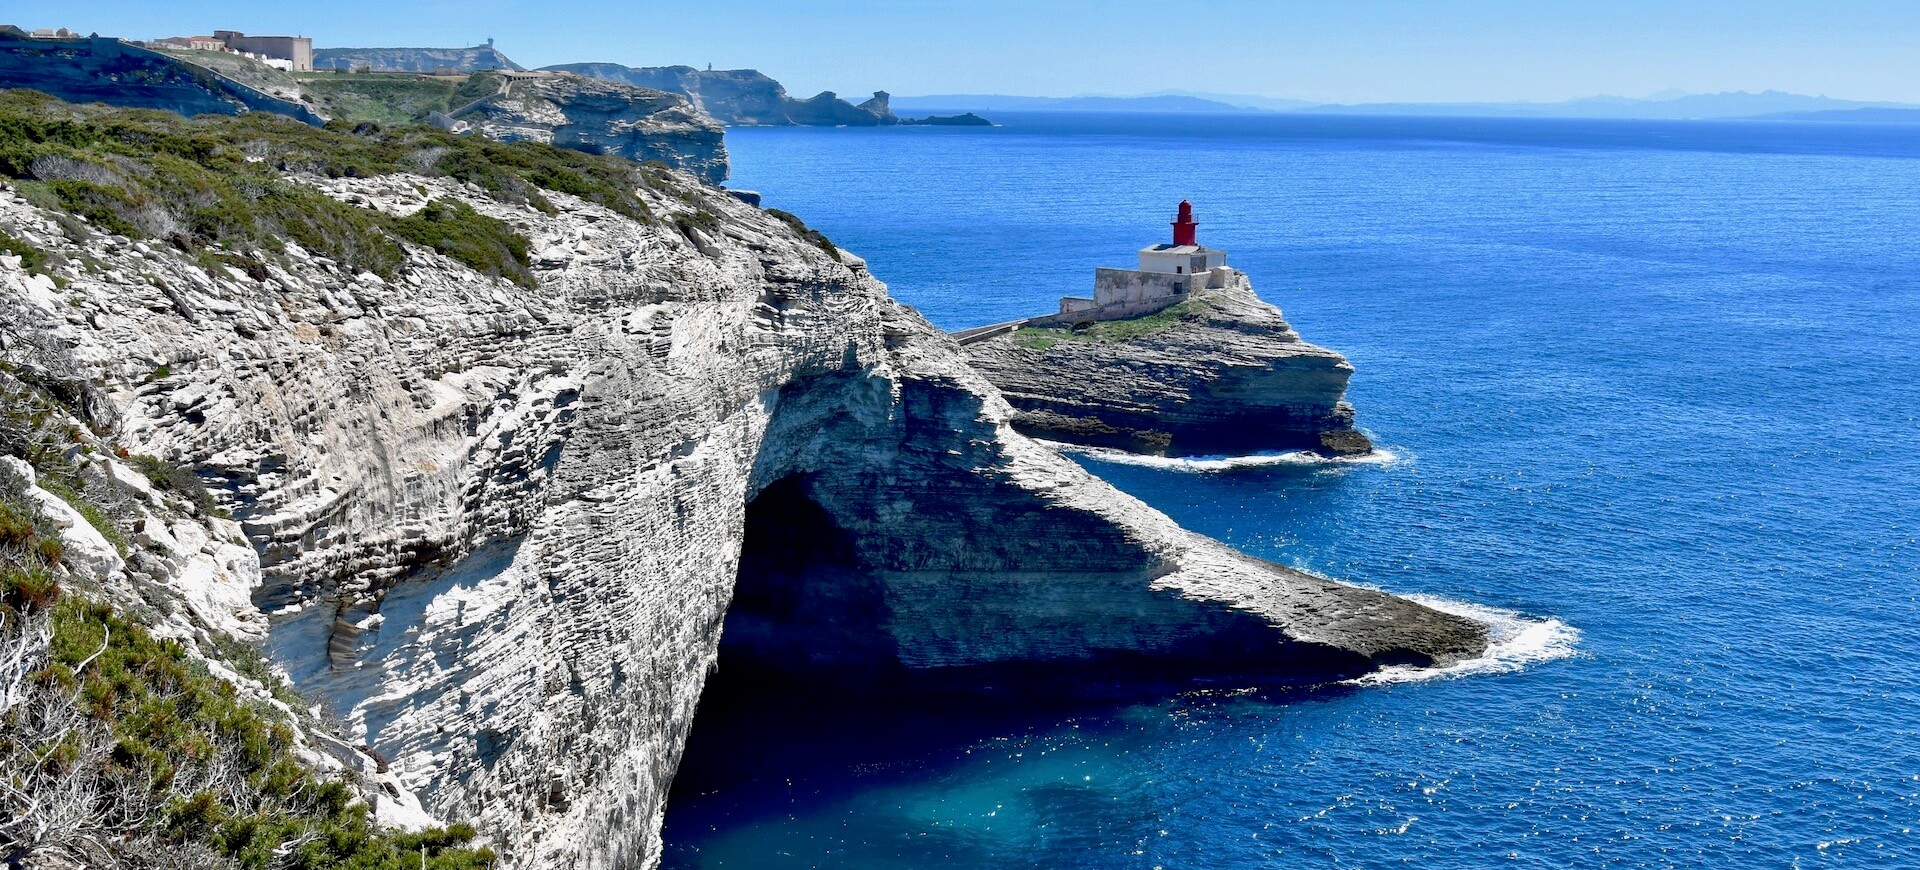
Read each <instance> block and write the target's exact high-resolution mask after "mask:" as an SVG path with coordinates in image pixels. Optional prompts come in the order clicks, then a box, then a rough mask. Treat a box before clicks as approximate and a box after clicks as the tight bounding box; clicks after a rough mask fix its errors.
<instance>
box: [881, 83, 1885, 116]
mask: <svg viewBox="0 0 1920 870" xmlns="http://www.w3.org/2000/svg"><path fill="white" fill-rule="evenodd" d="M893 107H894V109H895V110H912V111H934V110H946V111H989V112H990V111H1012V112H1195V113H1202V112H1204V113H1223V112H1291V113H1299V114H1322V115H1422V116H1461V117H1465V116H1473V117H1522V118H1621V119H1648V120H1678V119H1689V118H1698V119H1735V118H1761V119H1768V120H1809V121H1812V120H1818V121H1855V122H1874V123H1903V122H1913V121H1920V105H1916V104H1911V103H1888V102H1866V101H1861V100H1842V99H1835V98H1833V97H1825V96H1818V97H1815V96H1807V95H1805V94H1790V93H1786V92H1784V91H1763V92H1761V93H1750V92H1747V91H1728V92H1725V93H1718V94H1688V93H1682V92H1675V91H1667V92H1662V93H1659V94H1655V95H1653V96H1651V97H1646V98H1640V99H1636V98H1631V97H1611V96H1596V97H1583V98H1581V99H1577V100H1565V101H1561V102H1557V103H1528V102H1504V103H1499V102H1496V103H1357V104H1319V103H1313V102H1310V101H1306V100H1290V99H1280V98H1274V97H1260V96H1252V95H1246V94H1215V93H1206V92H1198V91H1162V92H1158V93H1152V94H1142V95H1139V96H1131V97H1124V96H1102V95H1086V96H1078V97H1024V96H1010V95H1005V94H939V95H932V96H924V97H894V98H893Z"/></svg>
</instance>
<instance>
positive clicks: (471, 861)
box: [34, 596, 497, 870]
mask: <svg viewBox="0 0 1920 870" xmlns="http://www.w3.org/2000/svg"><path fill="white" fill-rule="evenodd" d="M50 652H51V658H52V664H50V665H49V666H48V667H47V668H46V669H45V670H43V671H42V672H41V673H40V674H37V675H35V677H34V679H35V680H37V681H40V682H42V683H49V684H52V683H61V682H70V683H72V684H74V685H76V686H77V688H78V692H79V696H80V699H81V709H82V710H83V711H84V712H85V714H86V715H87V716H88V717H89V718H91V719H92V720H94V721H96V722H98V723H100V726H101V727H103V728H104V729H105V730H106V732H107V734H108V735H110V739H111V740H112V744H113V750H112V752H111V753H110V754H109V755H108V757H107V758H106V759H105V763H106V764H108V765H111V766H114V767H118V768H121V770H119V771H117V773H118V775H120V776H122V777H124V778H126V779H128V780H130V781H133V782H144V783H146V784H147V785H146V787H147V788H148V789H149V790H150V791H151V792H152V793H153V796H154V798H155V799H156V803H155V806H156V810H155V812H154V817H153V818H152V820H151V824H152V825H153V826H154V827H155V828H156V829H157V830H158V832H159V833H160V834H161V836H162V837H163V838H164V839H165V840H167V841H170V842H173V843H200V844H204V845H206V846H207V847H209V848H212V849H213V850H214V851H216V852H218V853H220V854H223V855H225V856H227V857H229V858H231V859H233V860H234V861H235V862H236V863H238V864H240V865H241V866H243V867H262V868H264V867H278V866H287V867H297V868H316V870H317V868H323V867H328V868H337V867H364V868H382V870H388V868H391V870H401V868H405V870H412V868H416V867H419V866H422V862H423V857H424V863H425V866H427V867H430V868H436V870H466V868H483V867H490V866H492V864H493V863H494V862H495V861H496V860H497V856H495V855H494V854H493V852H492V851H491V850H488V849H484V848H480V849H473V848H467V847H466V844H467V843H468V842H470V841H472V840H473V839H474V837H475V836H476V833H475V832H474V830H473V829H472V828H470V827H466V826H463V825H456V826H454V827H452V828H447V829H442V830H432V831H426V832H421V833H412V834H409V833H397V832H386V831H381V830H379V829H377V828H375V827H374V826H373V824H372V823H371V822H370V821H369V820H368V818H367V813H366V809H365V806H364V805H363V804H361V803H360V802H359V801H358V798H357V795H356V793H355V792H354V790H353V789H352V788H351V787H350V786H349V785H348V784H346V783H345V782H342V781H340V780H336V779H327V778H323V777H320V776H318V775H316V774H315V773H314V772H312V771H310V770H308V769H306V768H304V767H302V766H301V765H300V764H299V763H298V762H297V761H296V760H295V759H294V757H293V754H292V752H293V740H294V735H293V731H292V730H291V729H290V728H289V727H288V726H287V725H286V724H285V723H283V722H281V721H279V720H278V715H279V714H277V713H275V712H274V711H273V710H272V709H271V708H269V707H266V706H264V705H261V704H258V703H256V702H252V701H249V700H247V699H246V698H245V697H243V696H242V695H240V694H239V692H238V691H236V690H235V689H234V687H233V686H232V685H231V684H228V683H226V682H225V681H222V680H220V679H218V678H216V677H214V676H212V675H211V674H210V673H209V672H208V671H207V670H206V667H205V666H204V665H203V664H201V663H200V662H198V661H196V660H195V659H194V658H193V657H192V656H191V655H189V654H188V652H187V650H186V648H185V647H183V646H181V645H180V644H179V643H177V642H175V641H173V640H163V639H159V638H155V637H154V636H153V635H152V634H150V633H148V632H147V630H146V629H145V628H144V627H142V626H140V625H139V624H137V623H135V622H133V621H131V620H129V619H127V618H126V617H125V616H123V615H121V614H120V613H118V612H116V611H115V610H114V609H113V608H112V607H109V606H107V605H105V604H101V603H98V602H94V601H88V600H85V599H83V598H80V597H77V596H67V597H63V598H61V599H60V600H59V603H58V604H57V605H56V606H55V611H54V622H53V642H52V646H51V650H50ZM216 757H217V758H216ZM216 761H218V763H221V764H224V765H228V766H230V767H231V768H232V769H233V770H234V773H235V776H234V777H233V778H232V779H231V780H228V781H225V782H224V783H223V784H218V785H216V786H214V787H209V788H203V789H200V790H196V791H194V792H192V793H191V794H187V795H184V796H175V797H171V798H167V799H165V800H160V798H165V797H166V796H167V795H169V794H171V793H172V786H173V784H174V783H175V781H176V780H177V779H178V778H179V777H181V776H182V775H183V774H186V773H188V772H189V771H190V770H192V769H194V768H197V767H199V766H204V765H208V764H211V763H215V762H216ZM113 799H119V796H114V798H113ZM289 843H299V844H300V845H298V846H297V847H296V848H294V849H293V850H291V851H290V852H288V853H287V854H286V855H284V856H279V855H276V853H277V852H279V851H280V850H281V849H282V848H283V844H289Z"/></svg>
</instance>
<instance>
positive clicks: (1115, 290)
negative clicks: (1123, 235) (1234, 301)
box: [1060, 201, 1230, 317]
mask: <svg viewBox="0 0 1920 870" xmlns="http://www.w3.org/2000/svg"><path fill="white" fill-rule="evenodd" d="M1199 226H1200V223H1199V222H1198V221H1195V220H1194V219H1193V204H1192V203H1190V202H1186V201H1182V202H1181V203H1180V210H1179V213H1178V214H1177V215H1176V216H1175V217H1174V220H1173V242H1172V243H1171V244H1159V245H1153V246H1151V247H1146V248H1141V249H1140V268H1138V269H1107V268H1100V269H1095V270H1093V297H1092V298H1087V297H1084V296H1067V297H1064V298H1062V299H1061V300H1060V313H1061V314H1082V313H1084V314H1087V315H1089V316H1095V317H1099V316H1109V317H1135V316H1138V315H1140V314H1145V313H1150V312H1152V311H1155V310H1158V309H1160V308H1164V307H1166V306H1168V305H1172V304H1174V303H1175V302H1178V301H1180V299H1181V298H1184V297H1185V296H1186V295H1187V294H1189V293H1192V292H1193V291H1195V290H1200V289H1204V288H1208V287H1225V286H1226V283H1227V273H1228V272H1229V271H1230V270H1229V269H1228V268H1227V252H1226V251H1222V250H1220V249H1218V248H1209V247H1207V246H1205V245H1202V244H1200V242H1199V241H1198V239H1197V235H1198V232H1197V229H1198V227H1199Z"/></svg>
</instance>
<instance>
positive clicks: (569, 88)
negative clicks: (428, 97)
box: [451, 73, 727, 184]
mask: <svg viewBox="0 0 1920 870" xmlns="http://www.w3.org/2000/svg"><path fill="white" fill-rule="evenodd" d="M499 87H500V90H499V91H498V92H497V93H495V94H494V95H492V96H489V97H486V98H484V99H481V100H478V101H476V102H474V103H472V104H470V105H467V106H464V107H461V108H459V109H456V110H455V111H454V112H453V113H451V117H452V118H453V119H454V120H458V121H465V122H467V123H470V124H472V125H473V127H474V129H475V130H476V131H478V132H479V133H480V134H482V135H485V136H487V137H489V138H493V139H498V140H500V141H502V142H543V143H546V144H549V145H556V146H559V147H561V148H571V149H574V150H576V151H585V152H587V153H589V154H615V155H619V156H621V157H625V158H627V159H629V160H633V161H635V162H646V161H649V160H657V161H660V162H662V163H665V164H667V165H669V166H672V167H674V168H676V169H683V170H686V171H688V172H691V173H693V174H694V175H697V176H699V177H700V179H701V180H703V181H705V182H707V183H709V184H719V183H720V182H722V181H725V180H726V178H727V147H726V144H725V142H724V141H723V136H724V135H725V131H724V130H722V129H721V127H720V125H719V124H718V123H716V122H715V121H714V120H713V119H712V118H710V117H708V116H707V115H705V114H704V113H702V112H701V111H700V110H699V109H697V108H695V107H694V106H693V105H691V104H690V103H688V102H687V100H686V98H684V97H681V96H679V95H677V94H670V93H667V92H665V91H659V90H654V89H651V88H640V87H634V86H632V85H623V84H619V83H617V82H609V81H603V80H601V79H594V78H588V77H586V76H578V75H568V74H563V73H549V74H542V75H537V76H501V77H500V85H499Z"/></svg>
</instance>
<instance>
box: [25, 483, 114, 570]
mask: <svg viewBox="0 0 1920 870" xmlns="http://www.w3.org/2000/svg"><path fill="white" fill-rule="evenodd" d="M38 483H39V486H40V488H41V489H44V490H46V491H48V492H50V493H53V494H54V495H57V496H59V497H60V500H61V501H64V502H66V503H67V504H68V505H71V506H72V507H73V509H74V511H75V512H77V513H79V514H80V516H81V517H82V518H84V519H86V521H87V525H90V526H92V527H93V529H94V531H97V532H99V533H100V537H102V538H106V539H107V543H109V544H112V545H113V549H114V550H115V551H116V552H118V553H119V554H120V557H121V558H123V559H124V558H126V555H127V536H126V533H125V532H122V531H120V526H119V525H118V524H116V523H115V522H114V521H113V517H112V515H110V514H108V513H107V510H106V509H105V508H103V507H101V506H99V505H97V504H94V503H93V502H92V501H89V500H88V499H87V497H86V496H84V495H81V494H80V492H79V491H78V490H76V489H74V488H73V487H71V486H68V485H67V484H66V483H64V482H62V481H61V480H60V479H59V478H58V477H55V476H53V475H46V476H43V477H41V478H40V480H39V481H38Z"/></svg>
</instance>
